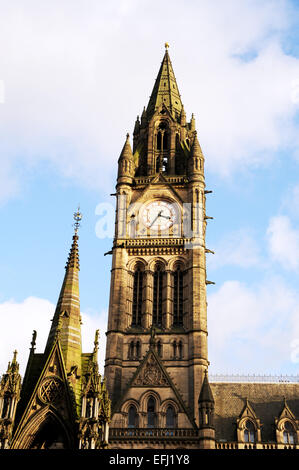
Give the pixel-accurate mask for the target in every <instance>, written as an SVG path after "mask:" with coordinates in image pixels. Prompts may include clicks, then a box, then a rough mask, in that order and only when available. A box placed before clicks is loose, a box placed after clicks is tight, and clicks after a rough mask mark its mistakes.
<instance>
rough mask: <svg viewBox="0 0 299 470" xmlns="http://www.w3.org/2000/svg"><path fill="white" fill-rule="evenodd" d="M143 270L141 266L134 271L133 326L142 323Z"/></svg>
mask: <svg viewBox="0 0 299 470" xmlns="http://www.w3.org/2000/svg"><path fill="white" fill-rule="evenodd" d="M143 274H144V273H143V271H142V269H141V268H140V266H138V267H137V269H136V270H135V272H134V282H133V307H132V326H140V325H141V317H142V302H143Z"/></svg>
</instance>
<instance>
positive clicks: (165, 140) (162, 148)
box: [156, 121, 169, 172]
mask: <svg viewBox="0 0 299 470" xmlns="http://www.w3.org/2000/svg"><path fill="white" fill-rule="evenodd" d="M167 128H168V125H167V122H165V121H163V122H161V123H160V124H159V127H158V129H157V134H156V150H157V152H158V155H157V160H156V171H157V172H158V171H161V170H162V171H164V172H167V169H168V158H167V157H168V155H167V152H168V150H169V134H168V130H167Z"/></svg>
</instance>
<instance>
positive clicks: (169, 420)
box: [166, 405, 175, 428]
mask: <svg viewBox="0 0 299 470" xmlns="http://www.w3.org/2000/svg"><path fill="white" fill-rule="evenodd" d="M166 427H167V428H174V427H175V411H174V407H173V406H172V405H169V406H168V407H167V410H166Z"/></svg>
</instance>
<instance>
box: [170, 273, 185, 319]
mask: <svg viewBox="0 0 299 470" xmlns="http://www.w3.org/2000/svg"><path fill="white" fill-rule="evenodd" d="M173 277H174V279H173V324H174V325H175V326H182V325H183V285H184V284H183V283H184V280H183V279H184V274H183V271H181V268H180V267H178V268H177V270H176V271H175V272H174V275H173Z"/></svg>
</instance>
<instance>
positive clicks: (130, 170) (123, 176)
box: [117, 134, 134, 184]
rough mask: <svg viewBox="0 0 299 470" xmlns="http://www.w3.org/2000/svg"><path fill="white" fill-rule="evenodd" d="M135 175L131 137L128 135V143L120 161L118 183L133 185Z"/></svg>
mask: <svg viewBox="0 0 299 470" xmlns="http://www.w3.org/2000/svg"><path fill="white" fill-rule="evenodd" d="M133 175H134V158H133V152H132V148H131V144H130V136H129V134H127V136H126V141H125V144H124V146H123V149H122V151H121V154H120V156H119V159H118V175H117V183H118V184H119V183H125V184H127V183H128V184H130V183H132V177H133Z"/></svg>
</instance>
